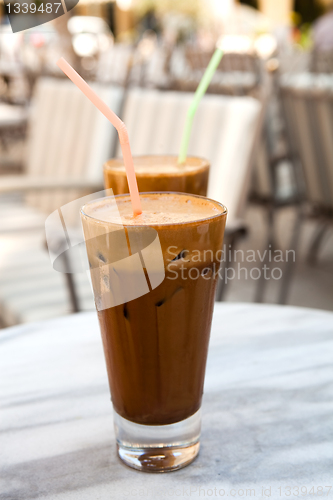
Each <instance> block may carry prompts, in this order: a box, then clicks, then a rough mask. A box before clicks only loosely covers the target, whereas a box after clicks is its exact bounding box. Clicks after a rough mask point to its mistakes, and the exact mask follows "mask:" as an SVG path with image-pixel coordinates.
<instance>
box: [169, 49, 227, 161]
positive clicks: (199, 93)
mask: <svg viewBox="0 0 333 500" xmlns="http://www.w3.org/2000/svg"><path fill="white" fill-rule="evenodd" d="M222 56H223V51H222V50H221V49H220V48H217V49H216V50H215V52H214V54H213V56H212V58H211V60H210V61H209V64H208V66H207V69H206V71H205V73H204V75H203V77H202V78H201V81H200V83H199V85H198V88H197V90H196V92H195V94H194V98H193V101H192V102H191V105H190V107H189V109H188V112H187V116H186V122H185V129H184V133H183V137H182V142H181V146H180V153H179V157H178V163H185V160H186V156H187V150H188V145H189V142H190V136H191V130H192V124H193V119H194V115H195V113H196V111H197V109H198V106H199V102H200V101H201V99H202V97H203V96H204V94H205V93H206V90H207V89H208V86H209V84H210V82H211V81H212V78H213V76H214V73H215V71H216V68H217V67H218V65H219V64H220V62H221V59H222Z"/></svg>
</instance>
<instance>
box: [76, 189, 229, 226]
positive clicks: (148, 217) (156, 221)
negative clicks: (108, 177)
mask: <svg viewBox="0 0 333 500" xmlns="http://www.w3.org/2000/svg"><path fill="white" fill-rule="evenodd" d="M140 199H141V204H142V214H140V215H137V216H134V215H133V211H132V204H131V201H130V197H129V196H119V197H117V198H115V200H116V204H117V206H115V204H114V202H113V203H112V202H111V203H110V202H109V201H108V200H107V199H105V200H102V201H98V202H96V203H93V204H90V205H89V206H87V207H84V212H85V213H86V214H87V215H89V216H91V217H93V218H94V219H97V220H99V221H104V222H109V223H114V224H119V223H122V224H123V225H125V226H159V225H166V224H167V225H170V224H179V223H183V222H195V221H199V220H204V219H208V218H210V217H214V216H216V215H219V214H221V213H224V211H225V209H224V207H222V206H221V205H220V204H219V203H217V202H214V201H212V200H208V199H206V198H201V197H196V196H191V195H186V194H173V193H170V194H169V193H158V194H148V195H147V194H141V195H140Z"/></svg>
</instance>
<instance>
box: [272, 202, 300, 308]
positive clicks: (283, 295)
mask: <svg viewBox="0 0 333 500" xmlns="http://www.w3.org/2000/svg"><path fill="white" fill-rule="evenodd" d="M303 220H304V210H303V207H302V206H301V207H299V210H298V213H297V215H296V220H295V225H294V229H293V234H292V237H291V242H290V250H294V252H295V255H296V252H297V249H298V245H299V239H300V235H301V229H302V223H303ZM294 272H295V262H293V261H292V260H291V261H289V260H288V262H286V266H285V270H284V276H283V278H282V283H281V288H280V295H279V300H278V304H281V305H285V304H286V303H287V299H288V294H289V290H290V285H291V282H292V279H293V275H294Z"/></svg>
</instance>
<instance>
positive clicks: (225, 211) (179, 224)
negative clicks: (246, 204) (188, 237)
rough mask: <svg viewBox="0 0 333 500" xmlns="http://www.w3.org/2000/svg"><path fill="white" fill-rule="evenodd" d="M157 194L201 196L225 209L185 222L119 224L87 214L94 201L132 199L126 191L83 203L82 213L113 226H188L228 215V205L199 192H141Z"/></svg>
mask: <svg viewBox="0 0 333 500" xmlns="http://www.w3.org/2000/svg"><path fill="white" fill-rule="evenodd" d="M156 194H162V195H180V196H188V197H191V198H199V199H203V200H207V201H209V202H211V203H213V204H215V205H217V206H219V207H220V208H222V209H223V210H222V211H221V212H220V213H218V214H216V215H212V216H210V217H205V218H204V219H194V220H190V221H184V222H166V223H155V224H154V223H153V224H123V223H122V224H119V223H117V222H111V221H104V220H101V219H98V218H97V217H94V216H92V215H89V214H87V213H86V212H85V207H88V206H89V205H92V204H94V203H97V202H100V201H103V200H108V199H113V198H114V199H115V200H116V202H117V198H129V199H130V194H129V193H126V194H117V195H113V196H105V197H104V198H97V199H96V200H92V201H90V202H89V203H86V204H85V205H83V206H82V207H81V209H80V213H81V215H82V216H84V217H85V218H87V219H91V220H92V221H96V222H98V223H102V224H107V225H112V226H113V227H114V226H119V227H130V228H144V227H147V228H148V227H168V226H169V227H171V226H186V225H191V224H202V223H204V222H210V221H212V220H214V219H218V218H219V217H224V216H227V215H228V209H227V207H226V206H225V205H223V204H222V203H220V202H219V201H216V200H213V199H212V198H207V197H206V196H199V195H197V194H189V193H180V192H173V191H154V192H144V193H140V196H141V195H148V196H152V195H156Z"/></svg>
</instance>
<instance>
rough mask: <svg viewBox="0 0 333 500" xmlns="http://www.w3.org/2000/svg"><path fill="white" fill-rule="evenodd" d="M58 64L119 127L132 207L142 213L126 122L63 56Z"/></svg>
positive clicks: (136, 212) (135, 213)
mask: <svg viewBox="0 0 333 500" xmlns="http://www.w3.org/2000/svg"><path fill="white" fill-rule="evenodd" d="M57 66H59V68H60V69H61V70H62V71H63V72H64V73H65V75H67V76H68V78H69V79H70V80H72V82H73V83H74V84H75V85H76V86H77V87H78V88H79V89H80V90H81V92H83V93H84V95H85V96H86V97H88V99H89V100H90V101H91V102H92V103H93V104H94V105H95V106H96V108H98V109H99V110H100V111H101V113H103V115H104V116H106V118H107V119H108V120H109V121H110V122H111V123H112V125H113V126H114V127H115V128H116V129H117V132H118V136H119V142H120V146H121V150H122V153H123V159H124V164H125V170H126V175H127V181H128V187H129V192H130V195H131V201H132V208H133V213H134V215H139V214H142V209H141V201H140V196H139V189H138V183H137V180H136V176H135V170H134V165H133V158H132V153H131V147H130V143H129V138H128V132H127V128H126V125H125V123H124V122H122V121H121V119H120V118H119V117H118V116H117V115H116V114H115V113H114V112H113V111H112V110H111V109H110V108H109V107H108V106H107V105H106V104H105V102H104V101H102V99H100V98H99V97H98V95H97V94H96V92H94V91H93V89H92V88H91V87H89V85H88V84H87V82H85V81H84V80H83V78H81V76H80V75H79V74H78V73H77V72H76V71H75V69H74V68H72V66H71V65H70V64H68V62H67V61H66V60H65V59H64V58H63V57H61V58H60V59H59V60H58V61H57Z"/></svg>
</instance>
